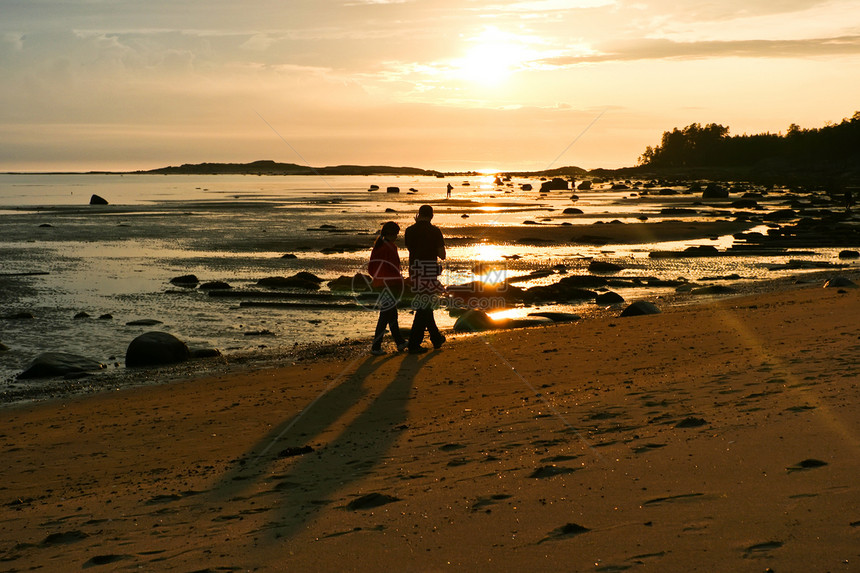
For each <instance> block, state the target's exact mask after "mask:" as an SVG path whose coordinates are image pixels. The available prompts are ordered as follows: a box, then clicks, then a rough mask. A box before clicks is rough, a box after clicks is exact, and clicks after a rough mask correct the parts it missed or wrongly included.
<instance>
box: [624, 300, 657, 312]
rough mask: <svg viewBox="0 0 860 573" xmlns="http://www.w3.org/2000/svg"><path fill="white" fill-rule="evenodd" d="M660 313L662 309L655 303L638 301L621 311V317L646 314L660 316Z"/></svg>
mask: <svg viewBox="0 0 860 573" xmlns="http://www.w3.org/2000/svg"><path fill="white" fill-rule="evenodd" d="M660 312H661V311H660V309H659V308H657V305H655V304H654V303H651V302H648V301H645V300H637V301H636V302H634V303H633V304H631V305H630V306H628V307H627V308H625V309H624V310H623V311H621V316H642V315H646V314H660Z"/></svg>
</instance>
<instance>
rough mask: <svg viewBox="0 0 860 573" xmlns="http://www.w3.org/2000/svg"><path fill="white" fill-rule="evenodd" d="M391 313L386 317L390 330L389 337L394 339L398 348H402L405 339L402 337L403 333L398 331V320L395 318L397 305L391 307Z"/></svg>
mask: <svg viewBox="0 0 860 573" xmlns="http://www.w3.org/2000/svg"><path fill="white" fill-rule="evenodd" d="M390 313H391V315H390V317H389V319H388V328H389V330H391V338H393V339H394V344H396V345H397V349H398V350H403V347H404V346H405V345H406V340H404V339H403V334H401V333H400V322H399V321H398V319H397V307H396V306H395V307H392V309H391V311H390Z"/></svg>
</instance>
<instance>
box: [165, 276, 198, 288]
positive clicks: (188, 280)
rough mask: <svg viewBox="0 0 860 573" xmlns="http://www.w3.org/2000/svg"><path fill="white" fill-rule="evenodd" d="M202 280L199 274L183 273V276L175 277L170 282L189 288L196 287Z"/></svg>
mask: <svg viewBox="0 0 860 573" xmlns="http://www.w3.org/2000/svg"><path fill="white" fill-rule="evenodd" d="M199 282H200V279H198V278H197V275H182V276H181V277H173V278H172V279H170V284H173V285H176V286H182V287H188V288H194V287H196V286H197V284H198V283H199Z"/></svg>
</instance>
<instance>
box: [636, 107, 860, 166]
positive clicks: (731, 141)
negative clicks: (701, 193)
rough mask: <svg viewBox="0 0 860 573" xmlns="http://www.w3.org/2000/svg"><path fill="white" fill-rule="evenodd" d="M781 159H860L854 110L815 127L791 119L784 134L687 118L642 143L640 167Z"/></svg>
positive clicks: (858, 117)
mask: <svg viewBox="0 0 860 573" xmlns="http://www.w3.org/2000/svg"><path fill="white" fill-rule="evenodd" d="M757 164H772V165H773V164H777V165H778V164H784V165H786V166H788V165H790V166H792V167H793V168H797V167H814V168H824V167H835V168H846V167H851V166H857V165H858V164H860V111H858V112H855V113H854V115H853V117H851V118H850V119H843V120H842V122H841V123H838V124H828V125H826V126H824V127H821V128H817V129H816V128H813V129H802V128H800V126H798V125H796V124H791V125H790V126H789V127H788V132H787V133H786V134H785V135H782V134H772V133H763V134H758V135H746V134H744V135H735V136H730V135H729V128H728V127H726V126H722V125H719V124H716V123H709V124H707V125H704V126H702V125H701V124H699V123H693V124H691V125H688V126H687V127H685V128H683V129H678V128H675V129H673V130H672V131H666V132H664V133H663V138H662V140H661V142H660V145H658V146H657V147H651V146H648V147H647V148H646V149H645V153H643V154H642V155H641V156H640V158H639V165H640V166H641V167H654V168H678V167H681V168H684V167H688V168H689V167H738V166H755V165H757Z"/></svg>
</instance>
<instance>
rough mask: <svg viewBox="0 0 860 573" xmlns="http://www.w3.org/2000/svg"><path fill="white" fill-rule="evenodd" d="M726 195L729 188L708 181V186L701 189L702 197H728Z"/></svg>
mask: <svg viewBox="0 0 860 573" xmlns="http://www.w3.org/2000/svg"><path fill="white" fill-rule="evenodd" d="M728 197H729V190H728V189H726V188H724V187H721V186H720V185H717V184H716V183H708V186H707V187H705V190H704V191H702V199H728Z"/></svg>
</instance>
